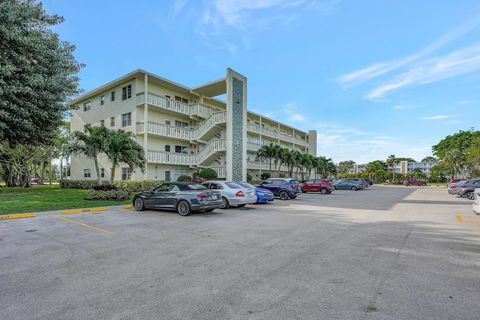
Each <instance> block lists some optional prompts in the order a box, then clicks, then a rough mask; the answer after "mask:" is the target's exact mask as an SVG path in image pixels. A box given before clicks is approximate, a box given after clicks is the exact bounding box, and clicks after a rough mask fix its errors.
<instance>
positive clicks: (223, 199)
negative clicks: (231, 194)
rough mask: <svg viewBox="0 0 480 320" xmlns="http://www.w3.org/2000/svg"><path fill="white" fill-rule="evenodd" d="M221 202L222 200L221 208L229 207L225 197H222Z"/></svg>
mask: <svg viewBox="0 0 480 320" xmlns="http://www.w3.org/2000/svg"><path fill="white" fill-rule="evenodd" d="M222 202H223V204H222V209H228V208H229V207H230V203H228V200H227V198H225V197H222Z"/></svg>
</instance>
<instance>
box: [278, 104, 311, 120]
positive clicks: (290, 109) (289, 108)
mask: <svg viewBox="0 0 480 320" xmlns="http://www.w3.org/2000/svg"><path fill="white" fill-rule="evenodd" d="M300 110H301V107H300V105H299V104H297V103H295V102H289V103H287V104H286V105H285V106H284V107H283V112H284V113H285V114H286V115H287V117H288V118H287V119H288V120H292V121H294V122H306V118H305V116H304V115H303V114H301V113H300V112H299V111H300Z"/></svg>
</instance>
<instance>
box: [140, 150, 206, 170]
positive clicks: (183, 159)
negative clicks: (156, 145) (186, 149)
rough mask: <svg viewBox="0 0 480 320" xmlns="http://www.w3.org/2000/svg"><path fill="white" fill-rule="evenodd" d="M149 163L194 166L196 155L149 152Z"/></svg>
mask: <svg viewBox="0 0 480 320" xmlns="http://www.w3.org/2000/svg"><path fill="white" fill-rule="evenodd" d="M147 161H148V162H150V163H161V164H174V165H184V166H192V165H195V164H196V159H195V155H190V154H184V153H173V152H165V151H155V150H148V152H147Z"/></svg>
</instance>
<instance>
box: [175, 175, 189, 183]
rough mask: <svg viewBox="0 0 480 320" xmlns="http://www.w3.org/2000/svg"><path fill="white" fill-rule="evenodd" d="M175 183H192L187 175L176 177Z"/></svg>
mask: <svg viewBox="0 0 480 320" xmlns="http://www.w3.org/2000/svg"><path fill="white" fill-rule="evenodd" d="M177 181H180V182H182V181H192V177H190V176H187V175H183V176H180V177H178V178H177Z"/></svg>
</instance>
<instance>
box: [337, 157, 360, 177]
mask: <svg viewBox="0 0 480 320" xmlns="http://www.w3.org/2000/svg"><path fill="white" fill-rule="evenodd" d="M355 164H356V163H355V161H353V160H347V161H340V162H339V163H338V173H341V174H344V173H350V172H352V171H353V169H354V167H355Z"/></svg>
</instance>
